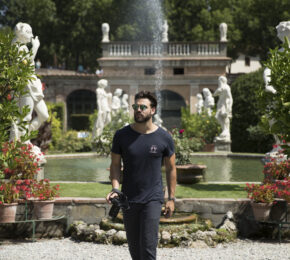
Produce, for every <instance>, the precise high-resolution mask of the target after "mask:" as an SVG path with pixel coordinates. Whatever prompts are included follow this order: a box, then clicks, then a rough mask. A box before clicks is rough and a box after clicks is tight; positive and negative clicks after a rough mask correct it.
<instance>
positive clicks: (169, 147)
mask: <svg viewBox="0 0 290 260" xmlns="http://www.w3.org/2000/svg"><path fill="white" fill-rule="evenodd" d="M166 142H167V143H166V146H165V150H164V154H163V155H164V156H165V157H171V155H172V154H174V142H173V139H172V137H171V135H169V134H168V135H167V138H166Z"/></svg>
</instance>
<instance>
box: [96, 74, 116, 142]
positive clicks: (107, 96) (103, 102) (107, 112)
mask: <svg viewBox="0 0 290 260" xmlns="http://www.w3.org/2000/svg"><path fill="white" fill-rule="evenodd" d="M107 87H108V81H107V80H106V79H101V80H99V81H98V88H97V89H96V94H97V105H98V118H97V120H96V122H95V125H94V130H93V139H94V138H95V137H98V136H100V135H102V133H103V129H104V127H105V126H106V125H107V124H108V123H110V122H111V106H110V103H111V101H112V94H111V93H107V92H106V91H105V88H107Z"/></svg>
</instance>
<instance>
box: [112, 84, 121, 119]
mask: <svg viewBox="0 0 290 260" xmlns="http://www.w3.org/2000/svg"><path fill="white" fill-rule="evenodd" d="M121 95H122V89H120V88H117V89H116V90H115V92H114V96H113V99H112V116H115V115H116V114H117V113H118V111H119V110H120V109H121Z"/></svg>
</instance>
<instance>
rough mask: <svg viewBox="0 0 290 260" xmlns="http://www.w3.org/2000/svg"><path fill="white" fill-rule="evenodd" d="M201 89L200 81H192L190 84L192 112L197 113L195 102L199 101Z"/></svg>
mask: <svg viewBox="0 0 290 260" xmlns="http://www.w3.org/2000/svg"><path fill="white" fill-rule="evenodd" d="M198 90H199V84H198V83H191V84H190V98H189V106H190V113H191V114H193V113H196V112H197V111H196V107H195V104H196V103H197V97H196V95H197V94H198Z"/></svg>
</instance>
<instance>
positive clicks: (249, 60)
mask: <svg viewBox="0 0 290 260" xmlns="http://www.w3.org/2000/svg"><path fill="white" fill-rule="evenodd" d="M250 65H251V59H250V57H249V56H245V66H250Z"/></svg>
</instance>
